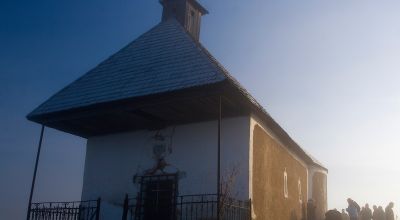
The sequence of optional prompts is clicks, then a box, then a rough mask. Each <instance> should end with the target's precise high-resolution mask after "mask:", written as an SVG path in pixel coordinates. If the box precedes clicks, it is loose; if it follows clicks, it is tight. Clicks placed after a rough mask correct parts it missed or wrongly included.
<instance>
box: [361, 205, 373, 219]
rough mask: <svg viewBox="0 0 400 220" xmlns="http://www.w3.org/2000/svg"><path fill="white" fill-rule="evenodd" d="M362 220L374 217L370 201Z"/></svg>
mask: <svg viewBox="0 0 400 220" xmlns="http://www.w3.org/2000/svg"><path fill="white" fill-rule="evenodd" d="M361 219H362V220H371V219H372V210H371V209H370V208H369V205H368V203H367V204H365V207H364V213H363V214H362V215H361Z"/></svg>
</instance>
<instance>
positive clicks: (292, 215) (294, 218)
mask: <svg viewBox="0 0 400 220" xmlns="http://www.w3.org/2000/svg"><path fill="white" fill-rule="evenodd" d="M290 220H297V214H296V211H295V210H292V211H291V212H290Z"/></svg>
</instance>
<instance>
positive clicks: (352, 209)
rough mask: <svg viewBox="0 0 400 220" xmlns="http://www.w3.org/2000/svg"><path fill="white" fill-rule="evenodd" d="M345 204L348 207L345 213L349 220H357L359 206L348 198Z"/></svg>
mask: <svg viewBox="0 0 400 220" xmlns="http://www.w3.org/2000/svg"><path fill="white" fill-rule="evenodd" d="M347 203H348V206H347V209H346V211H347V213H349V217H350V220H358V216H359V215H358V213H359V210H360V206H359V205H358V204H357V203H356V202H354V201H353V200H352V199H350V198H348V199H347ZM357 206H358V207H357Z"/></svg>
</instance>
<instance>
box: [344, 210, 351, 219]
mask: <svg viewBox="0 0 400 220" xmlns="http://www.w3.org/2000/svg"><path fill="white" fill-rule="evenodd" d="M342 220H350V217H349V215H348V214H347V213H346V211H345V210H344V209H342Z"/></svg>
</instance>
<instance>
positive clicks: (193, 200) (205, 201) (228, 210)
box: [122, 194, 251, 220]
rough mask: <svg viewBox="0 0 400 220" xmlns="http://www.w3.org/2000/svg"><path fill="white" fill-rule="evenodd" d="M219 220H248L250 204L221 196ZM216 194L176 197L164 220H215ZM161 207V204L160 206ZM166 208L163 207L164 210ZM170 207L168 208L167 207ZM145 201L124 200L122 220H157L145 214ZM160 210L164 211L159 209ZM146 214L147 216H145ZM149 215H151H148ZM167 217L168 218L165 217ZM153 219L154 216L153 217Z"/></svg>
mask: <svg viewBox="0 0 400 220" xmlns="http://www.w3.org/2000/svg"><path fill="white" fill-rule="evenodd" d="M221 198H222V199H221V202H220V204H221V209H220V216H221V217H220V219H221V220H250V219H251V202H250V201H240V200H236V199H232V198H225V197H224V196H221ZM217 203H218V198H217V194H199V195H184V196H178V197H177V198H176V199H175V201H174V204H173V206H172V209H171V210H170V213H164V215H163V216H164V217H163V219H165V220H215V219H217ZM161 205H163V204H161ZM165 207H166V206H165V205H164V208H165ZM168 207H170V206H168ZM145 209H146V206H145V201H144V199H143V198H141V197H140V196H139V197H137V198H128V197H126V198H125V202H124V211H123V217H122V220H146V219H157V218H152V216H150V217H149V216H148V213H146V210H145ZM161 210H165V209H163V208H162V207H161ZM146 214H147V216H146ZM150 214H151V213H150ZM166 216H169V217H166ZM153 217H154V216H153Z"/></svg>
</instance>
